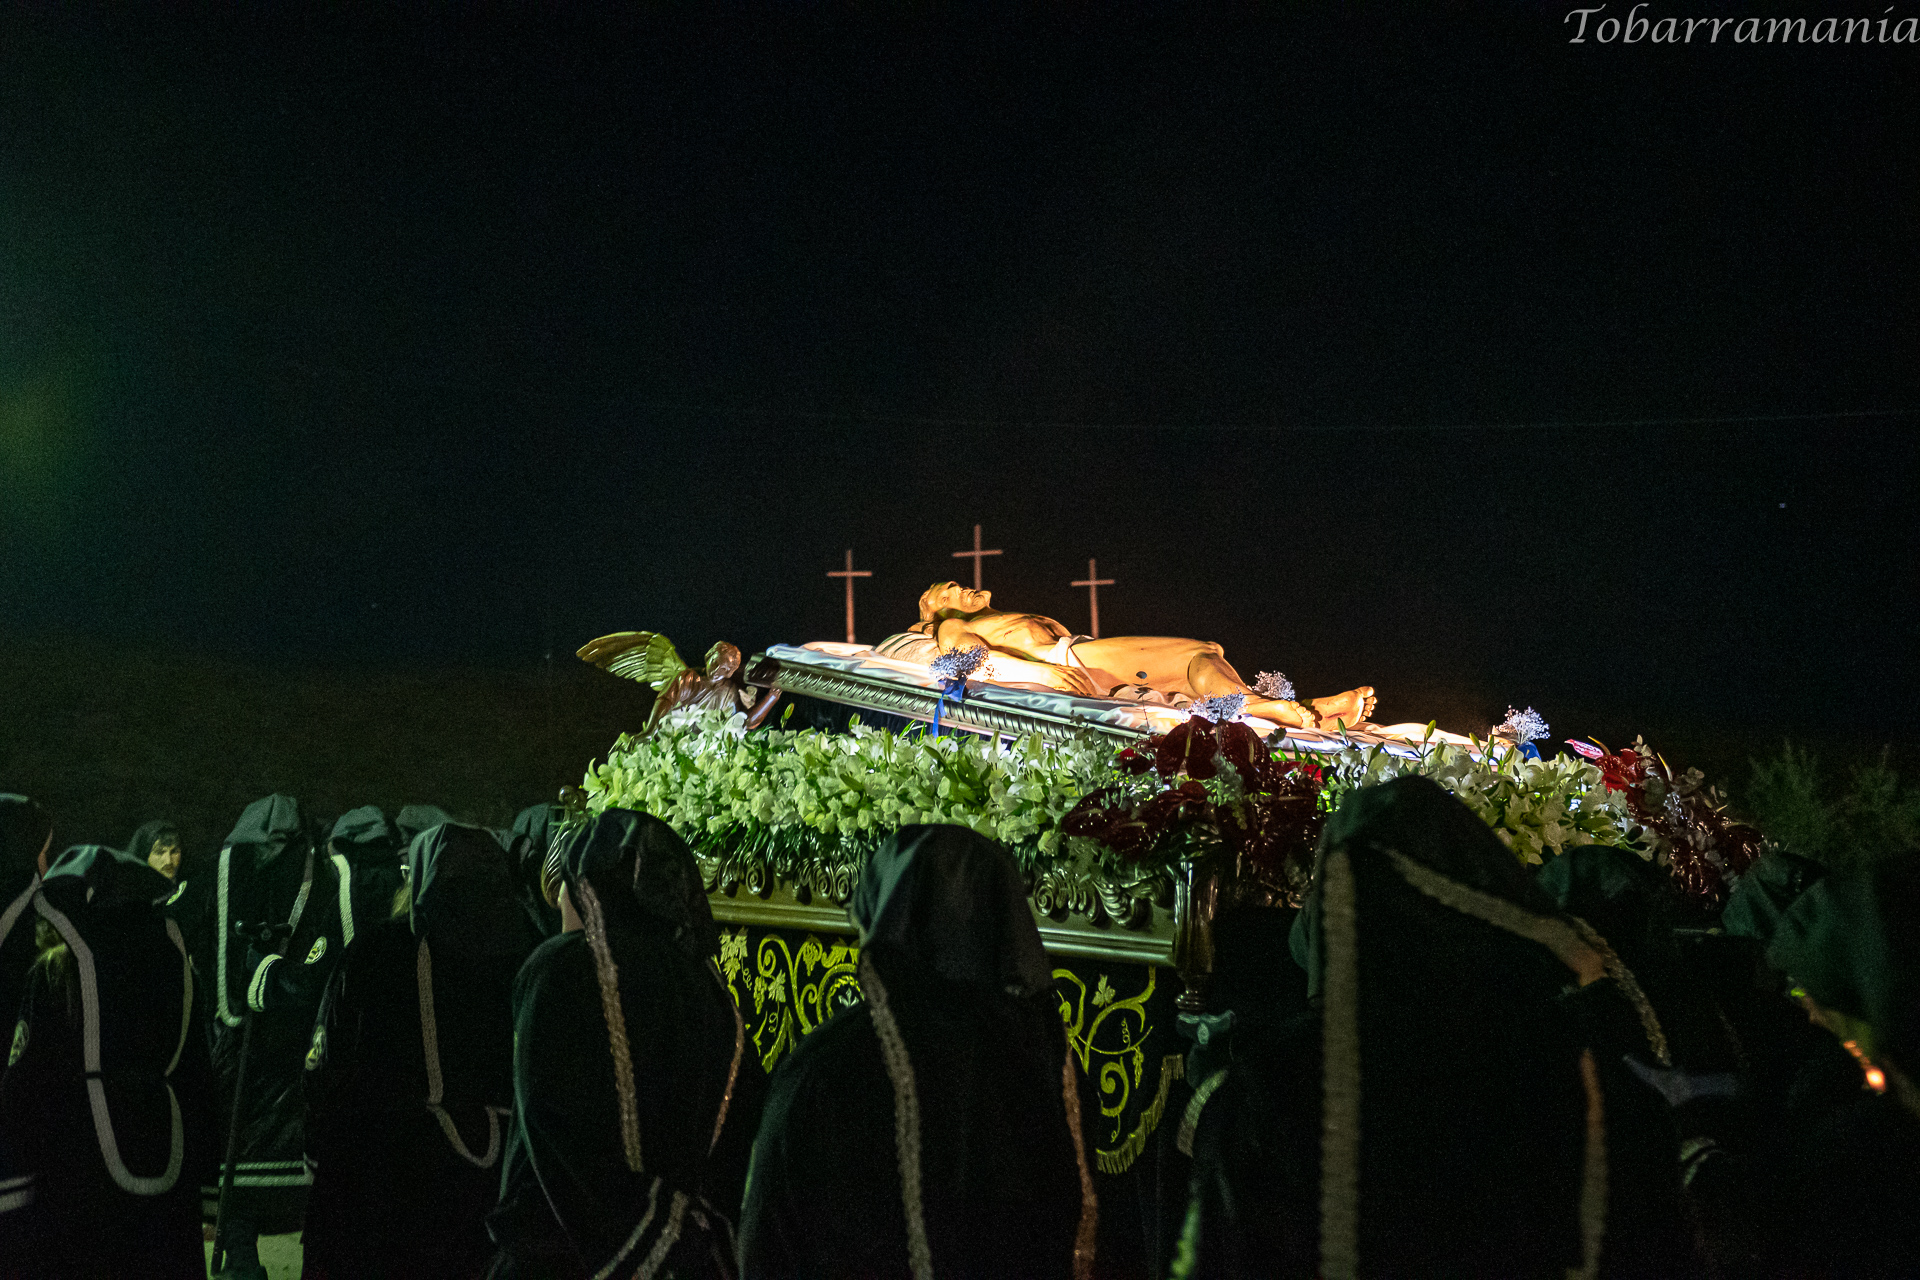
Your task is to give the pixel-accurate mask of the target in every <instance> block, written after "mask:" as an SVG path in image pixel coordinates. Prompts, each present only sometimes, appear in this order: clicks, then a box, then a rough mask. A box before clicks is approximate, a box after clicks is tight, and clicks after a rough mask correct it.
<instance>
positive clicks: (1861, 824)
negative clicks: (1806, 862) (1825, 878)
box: [1745, 741, 1920, 865]
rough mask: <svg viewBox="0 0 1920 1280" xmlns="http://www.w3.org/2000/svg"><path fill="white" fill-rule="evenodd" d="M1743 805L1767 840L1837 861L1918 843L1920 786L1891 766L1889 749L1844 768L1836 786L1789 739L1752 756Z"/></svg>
mask: <svg viewBox="0 0 1920 1280" xmlns="http://www.w3.org/2000/svg"><path fill="white" fill-rule="evenodd" d="M1752 764H1753V774H1752V778H1751V780H1750V781H1749V783H1748V785H1747V789H1746V796H1745V799H1746V805H1747V808H1748V809H1749V810H1750V811H1751V812H1752V814H1753V817H1754V822H1755V824H1756V825H1758V826H1759V828H1760V829H1761V830H1762V831H1763V832H1765V833H1766V836H1767V839H1768V840H1769V841H1771V842H1772V843H1774V844H1778V845H1780V846H1781V847H1782V848H1785V849H1788V850H1790V851H1792V852H1794V853H1798V854H1801V855H1803V856H1805V857H1809V858H1818V859H1820V860H1821V861H1824V862H1828V863H1832V864H1835V865H1840V864H1845V863H1848V862H1852V861H1857V860H1859V859H1862V858H1870V857H1874V856H1877V855H1879V854H1883V853H1890V852H1894V851H1897V850H1901V849H1913V848H1916V847H1920V787H1915V786H1914V785H1913V784H1911V783H1908V782H1905V781H1904V780H1903V779H1902V778H1901V777H1900V774H1899V772H1898V771H1897V770H1896V769H1895V768H1894V767H1893V753H1892V749H1891V748H1883V749H1882V750H1881V751H1880V753H1879V754H1878V755H1877V756H1875V757H1873V758H1871V759H1869V760H1867V761H1865V762H1862V763H1856V764H1854V765H1852V766H1851V767H1850V768H1849V769H1848V771H1847V784H1846V786H1845V787H1844V788H1842V787H1841V786H1839V785H1837V784H1836V783H1835V781H1834V780H1833V779H1831V778H1830V777H1829V776H1828V775H1827V773H1826V772H1825V770H1823V768H1822V767H1821V763H1820V759H1819V757H1818V756H1816V755H1814V754H1813V753H1812V752H1811V751H1810V750H1808V749H1806V748H1804V747H1795V746H1794V744H1793V743H1792V742H1791V741H1789V742H1786V743H1784V744H1783V745H1782V747H1781V751H1780V754H1779V755H1778V756H1777V757H1774V758H1772V759H1769V760H1755V761H1753V762H1752Z"/></svg>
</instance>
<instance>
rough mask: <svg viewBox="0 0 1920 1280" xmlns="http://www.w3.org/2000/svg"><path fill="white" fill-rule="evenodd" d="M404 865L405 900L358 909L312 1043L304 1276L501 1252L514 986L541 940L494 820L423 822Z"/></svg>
mask: <svg viewBox="0 0 1920 1280" xmlns="http://www.w3.org/2000/svg"><path fill="white" fill-rule="evenodd" d="M343 821H344V820H343ZM336 834H337V829H336ZM408 864H409V866H410V867H411V869H412V874H411V883H410V887H409V891H408V893H407V894H406V895H405V896H404V902H405V905H406V910H405V911H402V912H399V913H398V914H392V915H391V917H390V918H389V917H387V916H380V917H371V918H368V917H367V916H364V915H363V918H362V922H361V924H360V926H359V929H358V932H357V935H356V940H355V942H354V944H353V946H352V948H351V949H350V950H348V952H347V953H346V959H345V962H344V964H343V965H342V966H341V968H340V969H339V970H338V971H337V973H336V975H335V976H334V977H333V979H332V980H331V982H330V984H329V987H328V992H327V997H326V1000H325V1003H324V1006H323V1011H322V1014H321V1019H320V1028H321V1031H320V1032H318V1033H316V1038H315V1041H314V1047H313V1050H312V1052H311V1053H310V1054H309V1057H308V1083H307V1098H308V1106H309V1110H308V1136H307V1144H308V1146H307V1149H308V1153H309V1155H310V1156H311V1157H312V1159H313V1161H314V1164H315V1166H316V1172H315V1175H314V1185H313V1194H312V1197H311V1199H310V1200H309V1203H308V1209H307V1219H306V1235H305V1237H304V1245H305V1257H306V1268H307V1271H306V1274H307V1276H308V1277H309V1278H310V1280H316V1278H324V1277H348V1276H364V1275H406V1276H411V1277H420V1278H421V1280H431V1278H433V1277H442V1276H444V1277H461V1276H472V1275H475V1274H477V1273H478V1272H479V1271H480V1270H481V1269H482V1268H483V1267H484V1264H485V1262H486V1259H487V1258H488V1256H489V1255H490V1254H491V1252H492V1246H491V1243H490V1242H489V1240H488V1238H487V1233H486V1227H485V1219H486V1214H487V1211H488V1210H489V1209H490V1208H491V1207H492V1205H493V1203H494V1200H495V1198H496V1196H497V1194H498V1191H499V1185H500V1169H499V1162H500V1157H501V1149H502V1146H503V1143H504V1139H505V1134H506V1132H507V1125H506V1124H505V1123H504V1121H505V1118H506V1117H507V1116H508V1114H509V1113H510V1111H511V1104H512V1096H513V1085H512V1046H513V1013H512V1005H511V990H512V985H513V980H514V975H515V974H516V973H517V972H518V971H519V968H520V966H521V964H522V963H523V962H524V961H525V960H526V957H527V955H528V953H529V952H531V951H532V950H533V947H534V944H535V942H536V941H537V939H536V937H535V935H534V932H533V929H532V927H531V925H530V924H529V923H528V922H527V920H526V918H525V916H524V915H522V914H521V912H520V910H519V907H518V905H517V903H516V902H515V900H514V896H513V884H512V880H511V877H510V874H509V872H508V868H507V861H506V854H505V852H504V851H503V850H502V849H501V848H500V845H499V842H498V841H497V840H495V839H494V837H493V835H492V833H491V832H488V831H485V830H482V829H480V828H478V827H468V826H462V825H460V824H457V823H442V824H441V825H439V826H435V827H432V828H429V829H428V830H426V831H424V832H422V833H421V834H420V835H418V836H416V837H415V838H414V840H413V842H412V844H411V845H410V846H409V848H408ZM396 879H397V877H396ZM389 900H390V901H391V895H389Z"/></svg>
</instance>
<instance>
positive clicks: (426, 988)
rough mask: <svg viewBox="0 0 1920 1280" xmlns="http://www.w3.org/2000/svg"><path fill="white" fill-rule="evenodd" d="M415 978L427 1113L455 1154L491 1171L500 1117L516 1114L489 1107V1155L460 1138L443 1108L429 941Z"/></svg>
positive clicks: (422, 949) (418, 956)
mask: <svg viewBox="0 0 1920 1280" xmlns="http://www.w3.org/2000/svg"><path fill="white" fill-rule="evenodd" d="M415 957H416V958H415V961H414V977H415V979H416V982H417V985H418V987H419V991H420V1046H421V1048H422V1049H424V1050H425V1051H426V1057H427V1110H429V1111H431V1112H433V1118H434V1119H436V1120H438V1121H439V1122H440V1131H441V1132H442V1133H444V1134H446V1135H447V1141H448V1142H450V1143H452V1144H453V1149H454V1151H455V1152H456V1153H457V1154H458V1155H459V1156H460V1158H461V1159H462V1160H465V1161H466V1162H467V1163H468V1164H471V1165H474V1166H476V1167H478V1168H481V1169H491V1168H492V1167H493V1162H494V1161H496V1160H498V1159H499V1158H500V1117H501V1116H503V1115H510V1114H512V1109H511V1108H509V1107H487V1108H486V1113H487V1153H486V1154H485V1155H483V1156H476V1155H474V1154H473V1152H472V1151H470V1150H469V1149H468V1148H467V1143H466V1139H464V1138H462V1137H461V1136H460V1127H459V1126H458V1125H456V1124H455V1123H454V1122H453V1117H452V1116H451V1115H449V1114H447V1109H446V1108H445V1107H443V1106H441V1105H440V1102H441V1099H442V1098H444V1097H445V1096H446V1083H445V1081H444V1079H443V1078H442V1077H441V1074H440V1030H439V1027H438V1026H437V1025H436V1024H435V1022H434V1016H433V952H432V951H431V950H430V949H429V948H428V946H427V940H426V939H425V938H422V939H420V947H419V950H418V951H417V952H416V953H415Z"/></svg>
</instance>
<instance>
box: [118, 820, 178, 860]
mask: <svg viewBox="0 0 1920 1280" xmlns="http://www.w3.org/2000/svg"><path fill="white" fill-rule="evenodd" d="M169 843H171V844H179V843H180V828H179V827H177V826H175V825H174V824H173V823H171V822H168V821H167V820H166V819H165V818H155V819H154V820H153V821H152V822H143V823H141V824H140V827H139V829H138V830H136V831H135V832H134V833H133V839H131V840H129V841H128V842H127V852H128V853H130V854H132V855H133V856H134V857H136V858H138V859H140V861H142V862H147V860H148V859H149V858H151V857H152V856H153V851H154V850H155V849H156V848H158V847H160V846H162V845H165V844H169ZM149 865H151V864H149Z"/></svg>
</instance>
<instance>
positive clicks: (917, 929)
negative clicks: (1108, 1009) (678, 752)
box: [741, 826, 1098, 1278]
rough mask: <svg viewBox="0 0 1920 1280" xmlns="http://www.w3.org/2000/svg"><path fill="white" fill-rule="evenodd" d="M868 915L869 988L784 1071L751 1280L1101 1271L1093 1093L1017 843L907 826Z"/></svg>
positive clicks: (868, 885) (877, 864)
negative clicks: (1075, 1052) (1081, 1071)
mask: <svg viewBox="0 0 1920 1280" xmlns="http://www.w3.org/2000/svg"><path fill="white" fill-rule="evenodd" d="M851 914H852V916H853V919H854V923H855V924H856V925H858V926H859V929H860V933H861V940H862V941H861V956H860V982H861V987H862V990H863V993H864V995H865V996H866V1000H865V1003H863V1004H861V1005H858V1006H856V1007H854V1008H851V1009H848V1010H844V1011H843V1012H841V1013H839V1014H836V1015H835V1016H834V1018H833V1019H832V1021H830V1022H829V1023H828V1024H827V1025H826V1026H824V1027H822V1028H820V1029H819V1030H818V1031H815V1032H813V1033H812V1034H811V1035H809V1036H808V1037H807V1039H805V1040H804V1041H802V1042H801V1044H800V1045H799V1046H798V1047H797V1048H796V1049H795V1050H794V1052H793V1053H792V1054H791V1055H790V1056H789V1057H788V1058H787V1059H786V1061H784V1062H783V1063H781V1065H780V1069H779V1071H778V1072H777V1073H776V1075H775V1078H774V1081H773V1084H772V1089H771V1093H770V1095H769V1098H768V1104H767V1115H766V1119H765V1121H764V1123H763V1124H762V1125H761V1130H760V1135H759V1138H758V1139H757V1141H756V1143H755V1147H754V1173H753V1181H752V1185H751V1186H750V1187H749V1188H748V1193H747V1199H746V1204H745V1206H744V1208H743V1210H742V1236H741V1258H742V1263H743V1266H744V1268H745V1272H746V1274H747V1275H750V1276H788V1275H845V1276H882V1275H884V1276H898V1275H912V1276H915V1277H917V1278H918V1277H926V1276H931V1275H940V1276H1018V1277H1025V1276H1049V1277H1060V1276H1086V1275H1089V1274H1091V1269H1092V1265H1093V1249H1094V1239H1095V1232H1096V1228H1097V1221H1098V1216H1097V1215H1098V1209H1097V1205H1096V1204H1095V1201H1094V1196H1093V1181H1092V1173H1091V1169H1090V1168H1089V1165H1088V1161H1087V1155H1086V1151H1085V1147H1084V1144H1083V1142H1082V1140H1081V1137H1082V1135H1081V1131H1080V1121H1081V1106H1082V1103H1083V1097H1082V1093H1081V1088H1080V1083H1079V1080H1078V1075H1077V1072H1076V1071H1075V1070H1074V1066H1073V1059H1072V1055H1071V1053H1070V1050H1069V1046H1068V1044H1067V1041H1066V1037H1065V1034H1064V1029H1063V1027H1062V1026H1061V1023H1060V1015H1059V1009H1058V1006H1057V1003H1056V998H1055V995H1054V987H1053V975H1052V972H1051V968H1050V966H1049V965H1048V964H1047V959H1046V954H1045V952H1044V951H1043V950H1042V949H1041V945H1040V936H1039V931H1038V929H1037V928H1036V927H1035V925H1034V922H1033V915H1032V912H1031V910H1030V909H1029V908H1028V906H1027V898H1026V891H1025V886H1024V884H1023V883H1022V880H1021V876H1020V870H1019V867H1018V866H1017V865H1016V864H1015V862H1014V860H1013V857H1012V855H1011V854H1009V853H1008V852H1007V851H1006V849H1005V848H1003V847H1002V846H1000V845H998V844H995V843H994V842H993V841H990V840H988V839H986V838H985V837H982V836H980V835H977V834H976V833H974V832H972V831H968V830H967V829H965V828H963V827H944V826H941V827H934V826H924V827H908V828H905V829H903V830H902V831H900V832H899V833H897V834H896V835H894V836H892V837H890V838H889V839H888V840H887V842H886V843H885V844H883V845H882V846H881V848H880V850H879V851H878V852H876V853H875V854H874V855H873V857H872V858H871V859H869V860H868V863H867V865H866V867H865V868H864V869H863V871H862V874H861V879H860V883H859V886H858V888H857V889H856V890H855V894H854V899H853V902H852V905H851Z"/></svg>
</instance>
